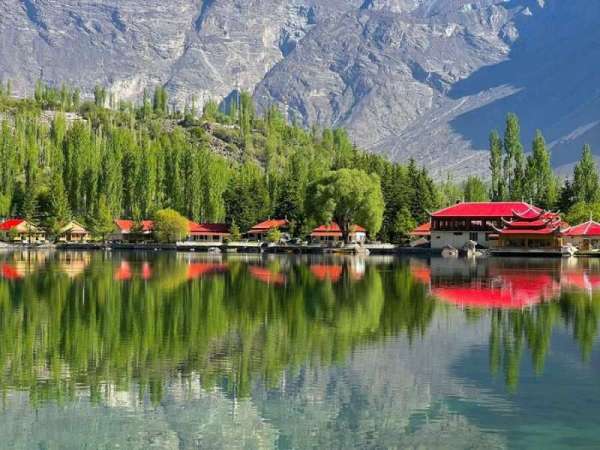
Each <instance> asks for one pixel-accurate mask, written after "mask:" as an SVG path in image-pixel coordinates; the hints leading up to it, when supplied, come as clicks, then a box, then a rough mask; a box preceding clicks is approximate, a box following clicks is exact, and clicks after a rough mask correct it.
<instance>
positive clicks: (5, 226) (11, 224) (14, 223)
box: [0, 219, 25, 231]
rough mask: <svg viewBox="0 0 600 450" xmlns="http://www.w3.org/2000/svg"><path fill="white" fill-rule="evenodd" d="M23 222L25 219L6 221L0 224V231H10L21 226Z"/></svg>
mask: <svg viewBox="0 0 600 450" xmlns="http://www.w3.org/2000/svg"><path fill="white" fill-rule="evenodd" d="M23 222H25V219H7V220H5V221H4V222H2V223H0V231H10V230H12V229H13V228H15V227H18V226H19V225H21V224H22V223H23Z"/></svg>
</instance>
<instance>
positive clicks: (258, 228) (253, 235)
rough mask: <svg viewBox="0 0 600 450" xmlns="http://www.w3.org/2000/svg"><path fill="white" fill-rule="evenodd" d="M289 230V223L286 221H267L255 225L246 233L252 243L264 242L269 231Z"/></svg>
mask: <svg viewBox="0 0 600 450" xmlns="http://www.w3.org/2000/svg"><path fill="white" fill-rule="evenodd" d="M289 228H290V223H289V222H288V221H287V220H286V219H269V220H265V221H264V222H261V223H257V224H256V225H254V226H253V227H252V228H250V230H249V231H248V233H247V234H248V238H249V239H251V240H254V241H264V240H265V239H266V238H267V234H269V231H271V230H279V231H283V232H286V231H288V230H289Z"/></svg>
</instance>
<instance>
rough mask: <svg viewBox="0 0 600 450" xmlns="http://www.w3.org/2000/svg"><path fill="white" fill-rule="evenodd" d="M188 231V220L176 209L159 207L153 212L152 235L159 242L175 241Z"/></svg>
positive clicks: (183, 236)
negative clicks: (159, 208)
mask: <svg viewBox="0 0 600 450" xmlns="http://www.w3.org/2000/svg"><path fill="white" fill-rule="evenodd" d="M188 233H189V221H188V219H186V218H185V217H183V216H182V215H181V214H179V213H178V212H177V211H174V210H172V209H161V210H159V211H157V212H156V213H155V214H154V235H155V237H156V239H157V240H158V241H159V242H163V243H169V244H170V243H175V242H178V241H181V240H183V239H184V238H185V237H186V236H187V235H188Z"/></svg>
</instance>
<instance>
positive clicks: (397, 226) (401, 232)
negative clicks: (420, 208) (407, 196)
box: [393, 206, 417, 243]
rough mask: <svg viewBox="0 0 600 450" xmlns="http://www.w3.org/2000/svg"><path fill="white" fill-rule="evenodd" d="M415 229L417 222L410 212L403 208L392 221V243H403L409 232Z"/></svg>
mask: <svg viewBox="0 0 600 450" xmlns="http://www.w3.org/2000/svg"><path fill="white" fill-rule="evenodd" d="M416 227H417V222H416V221H415V219H414V218H413V217H412V215H411V213H410V210H409V209H408V208H407V207H406V206H404V207H403V208H402V209H401V210H400V211H398V213H397V214H396V220H395V221H394V237H393V241H394V242H397V243H402V242H405V241H406V240H407V239H408V236H409V234H410V232H411V231H413V230H414V229H415V228H416Z"/></svg>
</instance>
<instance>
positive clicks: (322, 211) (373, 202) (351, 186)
mask: <svg viewBox="0 0 600 450" xmlns="http://www.w3.org/2000/svg"><path fill="white" fill-rule="evenodd" d="M309 198H310V199H311V202H312V204H313V205H314V206H313V209H312V214H313V216H314V217H315V218H316V219H317V220H318V221H321V222H322V223H330V222H331V221H332V220H333V221H335V222H336V223H337V224H338V225H339V226H340V228H341V230H342V234H343V236H344V240H346V241H347V240H348V235H349V233H350V227H351V226H352V225H353V224H357V225H361V226H363V227H364V228H366V229H367V230H368V231H369V233H370V234H371V235H372V236H375V235H376V234H377V233H378V232H379V230H380V229H381V225H382V221H383V213H384V208H385V204H384V200H383V194H382V192H381V181H380V179H379V176H378V175H375V174H371V175H370V174H368V173H366V172H364V171H362V170H358V169H340V170H337V171H333V172H330V173H328V174H327V175H325V176H324V177H322V178H321V179H319V180H317V181H316V182H314V183H313V185H312V186H311V189H310V194H309Z"/></svg>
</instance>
